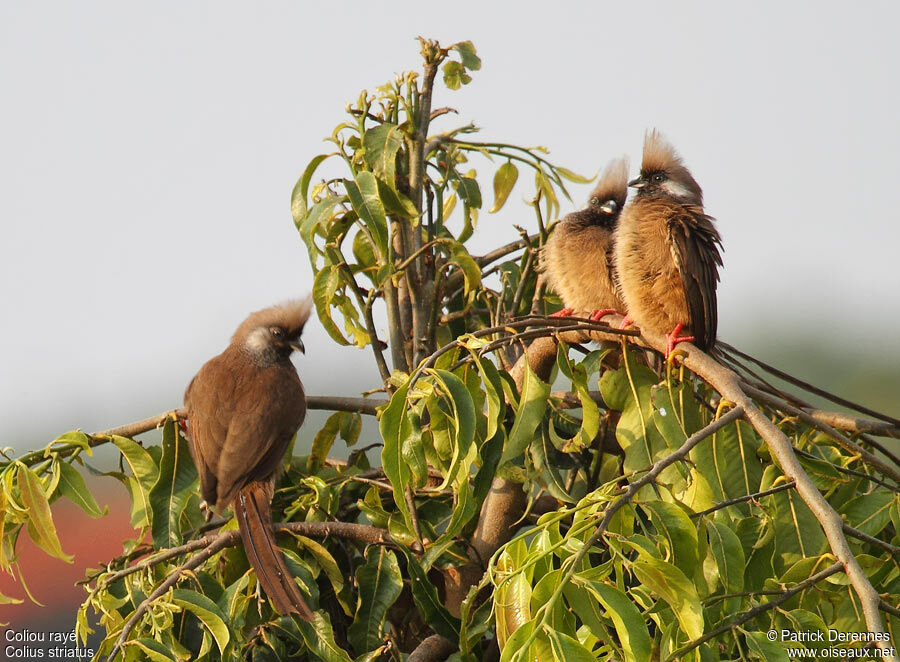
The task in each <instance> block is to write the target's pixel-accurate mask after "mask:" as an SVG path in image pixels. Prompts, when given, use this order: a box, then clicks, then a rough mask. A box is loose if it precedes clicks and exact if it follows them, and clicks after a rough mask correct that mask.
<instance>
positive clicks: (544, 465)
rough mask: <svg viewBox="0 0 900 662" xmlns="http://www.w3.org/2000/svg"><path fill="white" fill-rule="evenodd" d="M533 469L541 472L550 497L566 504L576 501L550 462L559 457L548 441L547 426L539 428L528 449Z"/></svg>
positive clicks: (548, 432)
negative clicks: (555, 456) (556, 456)
mask: <svg viewBox="0 0 900 662" xmlns="http://www.w3.org/2000/svg"><path fill="white" fill-rule="evenodd" d="M529 452H530V453H531V459H532V461H533V462H534V468H535V469H537V470H538V471H540V472H541V478H542V484H543V487H544V488H545V489H546V490H547V492H548V493H549V494H550V496H552V497H555V498H557V499H559V500H560V501H564V502H567V503H575V502H576V501H577V499H576V498H575V497H574V496H573V495H572V494H570V493H569V491H568V490H567V489H566V486H565V481H564V480H563V477H562V475H561V474H560V473H559V470H558V469H557V467H556V466H554V463H553V462H552V461H551V460H550V458H552V457H553V456H554V454H556V455H560V453H559V451H557V450H556V449H555V448H554V447H553V444H552V442H551V441H550V431H549V429H548V426H547V425H542V426H541V433H540V434H536V435H535V436H534V439H533V440H532V442H531V446H530V447H529Z"/></svg>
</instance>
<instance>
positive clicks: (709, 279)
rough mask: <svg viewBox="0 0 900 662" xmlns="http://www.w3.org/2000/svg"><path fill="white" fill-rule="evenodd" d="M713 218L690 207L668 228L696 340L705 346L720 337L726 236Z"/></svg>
mask: <svg viewBox="0 0 900 662" xmlns="http://www.w3.org/2000/svg"><path fill="white" fill-rule="evenodd" d="M712 220H713V219H712V218H711V217H709V216H707V215H706V214H704V213H702V212H701V211H700V210H699V209H692V208H690V207H689V208H687V209H685V211H684V212H683V213H680V214H676V215H674V216H672V217H671V218H670V219H669V223H668V228H667V229H668V241H669V248H670V250H671V251H672V258H673V260H674V261H675V265H676V267H677V268H678V272H679V273H680V274H681V280H682V283H683V285H684V298H685V301H686V303H687V307H688V313H689V314H690V318H691V319H690V328H691V333H692V334H693V336H694V344H695V345H697V347H699V348H700V349H704V350H705V349H710V348H711V347H712V346H713V344H714V343H715V341H716V327H717V325H718V313H717V307H716V286H717V284H718V282H719V269H718V268H719V267H720V266H722V256H721V254H720V253H719V247H720V246H721V245H722V240H721V238H720V237H719V233H718V231H717V230H716V228H715V226H714V225H713V223H712Z"/></svg>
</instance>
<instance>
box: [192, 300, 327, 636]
mask: <svg viewBox="0 0 900 662" xmlns="http://www.w3.org/2000/svg"><path fill="white" fill-rule="evenodd" d="M309 313H310V301H309V299H306V300H303V301H298V302H292V303H289V304H285V305H281V306H274V307H272V308H266V309H265V310H260V311H257V312H255V313H253V314H251V315H250V316H249V317H247V319H245V320H244V322H243V323H242V324H241V325H240V326H239V327H238V329H237V331H235V333H234V336H233V337H232V339H231V344H230V345H228V347H227V348H226V349H225V351H224V352H222V353H221V354H219V355H218V356H216V357H214V358H212V359H210V360H209V361H207V362H206V364H205V365H204V366H203V367H202V368H200V371H199V372H198V373H197V375H196V376H195V377H194V379H193V380H191V383H190V385H189V386H188V387H187V391H185V394H184V404H185V407H186V408H187V421H188V431H189V444H190V448H191V454H192V455H193V457H194V463H195V464H196V465H197V471H198V472H199V474H200V486H201V489H202V491H203V498H204V500H205V501H206V502H207V504H208V505H209V506H211V507H212V508H213V509H215V510H223V509H225V508H227V507H228V506H231V507H232V509H233V510H234V516H235V518H236V519H237V523H238V528H239V529H240V533H241V538H242V540H243V543H244V549H245V550H246V552H247V559H248V560H249V561H250V565H252V566H253V569H254V571H255V572H256V576H257V579H258V581H259V584H260V586H261V587H262V590H263V592H264V593H265V594H266V596H268V598H269V600H270V601H271V602H272V605H273V606H274V608H275V609H276V611H278V612H279V613H281V614H288V613H293V614H297V615H298V616H300V618H303V619H304V620H307V621H309V620H312V618H313V614H312V611H311V610H310V608H309V606H307V604H306V601H305V600H304V599H303V595H302V594H301V592H300V589H299V587H298V586H297V584H296V582H295V581H294V578H293V576H292V575H291V573H290V571H289V570H288V568H287V566H286V565H285V561H284V556H283V555H282V553H281V551H280V550H279V549H278V545H277V543H276V542H275V535H274V532H273V529H272V513H271V501H272V496H273V493H274V488H275V484H276V482H277V480H278V477H279V476H280V474H281V465H282V460H283V458H284V453H285V451H286V450H287V447H288V445H289V444H290V441H291V438H292V437H293V436H294V434H295V433H296V432H297V429H298V428H299V427H300V425H301V423H303V419H304V417H305V416H306V396H305V395H304V392H303V385H302V384H301V382H300V377H299V376H298V375H297V371H296V369H295V368H294V366H293V364H292V363H291V360H290V356H291V353H292V352H293V351H294V350H299V351H301V352H303V351H304V347H303V342H302V341H301V340H300V334H301V333H302V332H303V327H304V325H305V324H306V321H307V319H308V318H309Z"/></svg>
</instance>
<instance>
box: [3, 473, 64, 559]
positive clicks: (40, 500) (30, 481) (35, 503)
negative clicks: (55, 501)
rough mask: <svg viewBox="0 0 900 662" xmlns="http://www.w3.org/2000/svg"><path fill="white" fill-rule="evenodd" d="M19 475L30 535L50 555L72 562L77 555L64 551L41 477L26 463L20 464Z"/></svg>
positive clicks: (20, 491) (20, 490)
mask: <svg viewBox="0 0 900 662" xmlns="http://www.w3.org/2000/svg"><path fill="white" fill-rule="evenodd" d="M17 477H18V484H19V494H20V495H21V497H22V504H23V505H24V506H25V508H26V509H27V510H28V527H27V529H28V535H29V537H30V538H31V539H32V540H33V541H34V543H35V544H36V545H37V546H38V547H40V548H41V549H43V550H44V551H45V552H47V553H48V554H49V555H50V556H54V557H56V558H58V559H62V560H63V561H65V562H66V563H72V561H73V560H74V559H75V557H74V556H70V555H69V554H66V553H65V552H64V551H62V546H61V545H60V544H59V537H58V536H57V534H56V526H55V525H54V524H53V515H52V514H51V512H50V502H49V501H47V495H46V494H44V488H43V486H42V485H41V480H40V478H38V477H37V474H35V473H34V472H33V471H32V470H31V469H29V468H28V467H26V466H25V465H24V464H19V465H18V467H17Z"/></svg>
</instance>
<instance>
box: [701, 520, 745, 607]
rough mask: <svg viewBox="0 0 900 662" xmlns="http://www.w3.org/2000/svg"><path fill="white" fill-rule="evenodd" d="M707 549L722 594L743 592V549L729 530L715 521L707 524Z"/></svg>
mask: <svg viewBox="0 0 900 662" xmlns="http://www.w3.org/2000/svg"><path fill="white" fill-rule="evenodd" d="M706 526H707V528H706V532H707V535H708V536H709V549H710V551H711V552H712V555H713V558H715V559H716V566H717V567H718V569H719V578H720V579H721V580H722V589H723V592H724V593H740V592H741V591H743V590H744V568H745V563H744V548H743V547H741V541H740V539H739V538H738V537H737V535H736V534H735V533H734V531H732V530H731V529H730V528H728V527H727V526H725V525H724V524H720V523H719V522H716V521H708V522H707V525H706Z"/></svg>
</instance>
